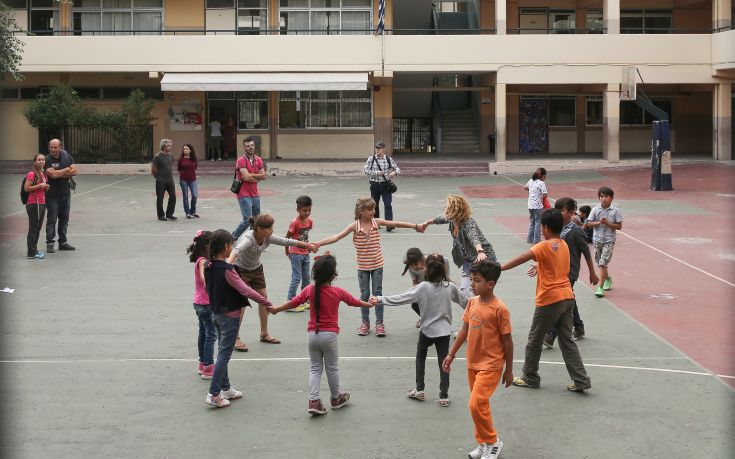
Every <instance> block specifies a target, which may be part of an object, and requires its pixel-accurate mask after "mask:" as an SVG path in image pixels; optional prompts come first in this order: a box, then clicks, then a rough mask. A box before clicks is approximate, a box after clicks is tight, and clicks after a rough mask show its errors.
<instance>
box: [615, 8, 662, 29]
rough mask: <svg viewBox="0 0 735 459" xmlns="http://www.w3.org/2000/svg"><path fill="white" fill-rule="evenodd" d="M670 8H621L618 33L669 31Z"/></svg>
mask: <svg viewBox="0 0 735 459" xmlns="http://www.w3.org/2000/svg"><path fill="white" fill-rule="evenodd" d="M671 18H672V16H671V10H621V11H620V33H630V34H651V33H671V28H672V19H671Z"/></svg>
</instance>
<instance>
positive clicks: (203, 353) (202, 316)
mask: <svg viewBox="0 0 735 459" xmlns="http://www.w3.org/2000/svg"><path fill="white" fill-rule="evenodd" d="M194 311H195V312H196V314H197V319H199V339H198V340H197V348H198V349H199V361H200V362H201V363H203V364H204V365H211V364H212V363H213V362H214V342H215V341H216V340H217V332H216V331H215V330H214V323H213V322H212V311H210V310H209V307H207V306H206V305H202V304H196V303H194Z"/></svg>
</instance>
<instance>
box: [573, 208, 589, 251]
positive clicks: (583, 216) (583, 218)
mask: <svg viewBox="0 0 735 459" xmlns="http://www.w3.org/2000/svg"><path fill="white" fill-rule="evenodd" d="M590 212H592V208H591V207H590V206H579V212H577V215H578V218H577V220H578V221H575V223H577V226H579V227H580V228H582V231H584V238H585V241H587V243H588V244H589V243H591V242H592V231H593V230H592V228H587V227H585V226H584V224H585V223H587V219H588V218H589V217H590Z"/></svg>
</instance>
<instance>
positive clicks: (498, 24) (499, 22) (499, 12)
mask: <svg viewBox="0 0 735 459" xmlns="http://www.w3.org/2000/svg"><path fill="white" fill-rule="evenodd" d="M507 19H508V5H507V4H506V0H495V35H505V34H506V33H507V27H508V26H507V25H506V20H507ZM503 87H504V88H505V86H503Z"/></svg>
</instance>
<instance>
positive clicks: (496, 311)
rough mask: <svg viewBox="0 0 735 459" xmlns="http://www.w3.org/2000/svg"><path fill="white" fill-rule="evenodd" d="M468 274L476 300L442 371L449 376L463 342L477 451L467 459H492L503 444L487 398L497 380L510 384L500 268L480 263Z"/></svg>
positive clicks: (509, 350)
mask: <svg viewBox="0 0 735 459" xmlns="http://www.w3.org/2000/svg"><path fill="white" fill-rule="evenodd" d="M470 273H471V274H470V275H471V286H472V291H473V292H474V293H475V295H477V296H475V297H472V298H470V300H469V302H468V303H467V308H466V309H465V311H464V315H462V322H463V323H462V329H461V330H460V332H459V335H457V340H456V341H455V342H454V344H453V345H452V349H451V350H450V351H449V354H448V355H447V357H446V358H445V359H444V364H443V368H444V371H446V372H447V373H449V371H450V370H451V366H452V362H453V361H454V358H455V356H456V355H457V351H459V349H460V348H461V347H462V344H464V342H465V340H466V341H467V380H468V382H469V383H470V403H469V408H470V415H471V416H472V422H473V423H474V424H475V439H476V440H477V443H478V445H477V448H475V449H474V450H473V451H471V452H470V453H469V457H470V458H472V459H477V458H484V459H489V458H493V459H496V458H497V457H498V456H499V455H500V450H501V449H502V448H503V442H502V441H501V440H500V439H499V438H498V434H497V432H496V431H495V427H494V426H493V418H492V412H491V411H490V397H492V395H493V392H495V389H496V388H497V386H498V382H499V381H500V379H501V377H502V379H503V384H504V385H505V387H510V384H511V382H512V381H513V337H512V336H511V324H510V313H509V312H508V309H507V308H506V307H505V304H504V303H503V301H502V300H501V299H500V298H498V297H497V296H495V293H494V289H495V285H496V284H497V282H498V279H499V278H500V265H498V263H497V262H494V261H489V260H485V261H480V262H477V263H475V264H474V265H472V267H471V268H470ZM503 365H505V371H503Z"/></svg>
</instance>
